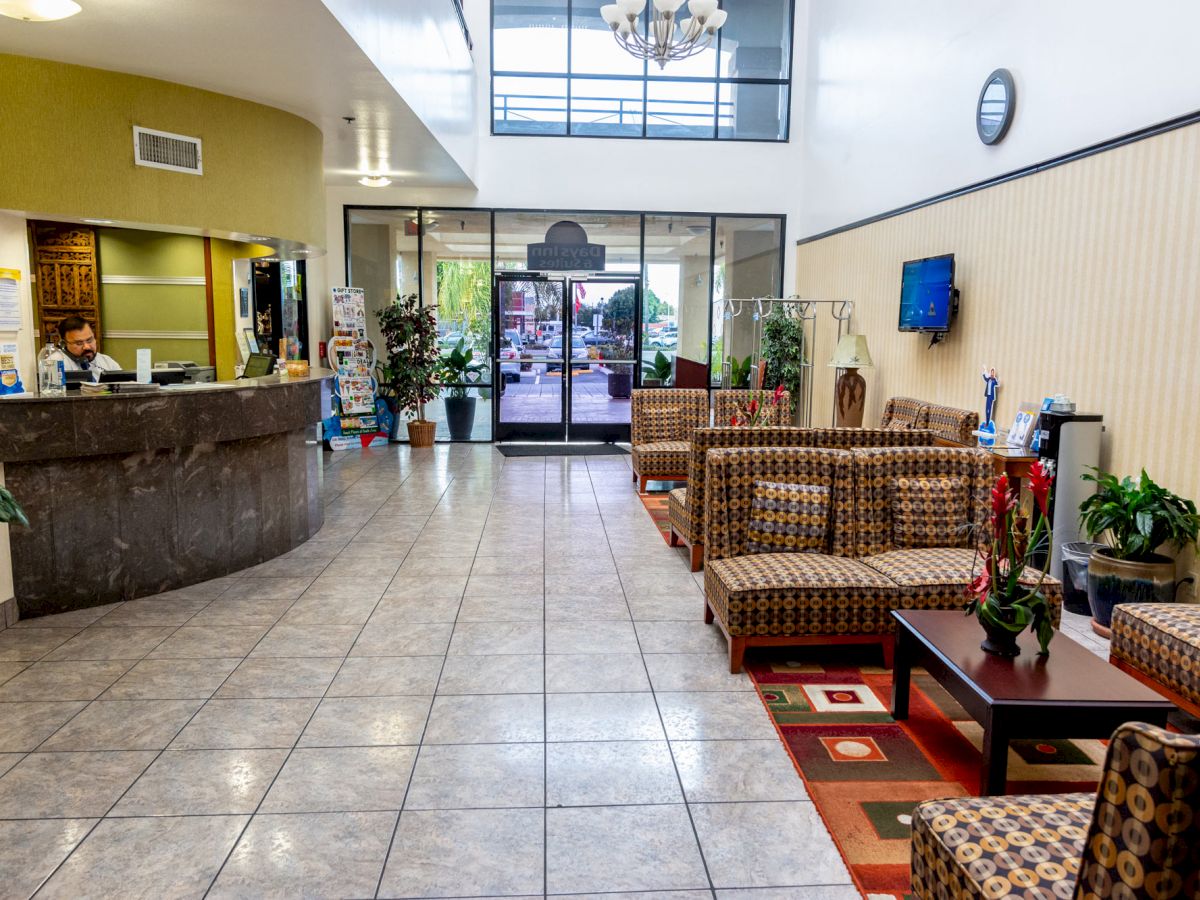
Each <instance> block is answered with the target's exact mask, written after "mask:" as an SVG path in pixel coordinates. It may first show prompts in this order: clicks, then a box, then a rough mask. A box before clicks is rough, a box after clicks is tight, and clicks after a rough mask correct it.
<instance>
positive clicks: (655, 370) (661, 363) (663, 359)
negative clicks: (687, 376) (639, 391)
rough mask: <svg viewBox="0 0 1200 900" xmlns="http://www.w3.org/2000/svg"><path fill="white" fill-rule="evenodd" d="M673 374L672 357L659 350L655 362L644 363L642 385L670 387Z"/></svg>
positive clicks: (655, 355)
mask: <svg viewBox="0 0 1200 900" xmlns="http://www.w3.org/2000/svg"><path fill="white" fill-rule="evenodd" d="M673 374H674V372H673V371H672V368H671V357H669V356H667V354H665V353H663V352H662V351H661V350H659V351H658V352H657V353H655V354H654V361H653V362H644V363H642V387H670V386H671V377H672V375H673Z"/></svg>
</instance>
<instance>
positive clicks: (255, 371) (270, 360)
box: [242, 353, 275, 378]
mask: <svg viewBox="0 0 1200 900" xmlns="http://www.w3.org/2000/svg"><path fill="white" fill-rule="evenodd" d="M274 371H275V357H273V356H272V355H271V354H270V353H251V354H250V358H249V359H247V360H246V367H245V368H244V369H242V377H243V378H261V377H262V376H263V375H270V374H271V373H272V372H274Z"/></svg>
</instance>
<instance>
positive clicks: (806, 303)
mask: <svg viewBox="0 0 1200 900" xmlns="http://www.w3.org/2000/svg"><path fill="white" fill-rule="evenodd" d="M720 302H721V318H722V320H723V321H726V322H731V321H733V320H734V319H737V318H740V317H741V316H743V315H748V316H750V317H751V321H752V323H753V324H752V330H751V342H752V346H753V349H752V351H751V358H752V369H751V372H752V375H751V379H752V383H756V382H757V379H758V371H759V368H760V366H761V363H762V339H763V325H764V322H765V321H766V318H767V316H769V315H771V313H773V312H774V311H775V310H776V309H782V310H783V311H784V314H785V315H787V316H790V317H793V318H796V319H799V320H800V323H801V325H800V327H801V330H802V334H803V335H804V354H803V358H804V362H803V363H802V364H801V367H802V369H803V380H802V382H801V385H800V390H799V391H798V392H797V396H796V397H794V398H793V399H794V400H795V402H796V421H797V422H798V423H799V424H800V425H802V426H806V427H807V426H810V425H812V411H813V388H814V381H815V379H814V378H813V360H814V359H816V358H824V357H828V356H831V355H832V354H833V348H834V347H836V346H837V343H838V341H839V340H841V338H842V335H844V334H849V333H850V317H851V316H852V315H853V314H854V301H853V300H815V299H809V298H805V297H799V296H796V295H794V294H793V295H792V296H790V297H751V298H748V299H729V300H722V301H720ZM822 309H826V310H828V313H829V316H830V317H831V318H832V319H833V321H834V323H835V324H836V328H837V331H836V333H835V334H834V336H833V345H832V347H830V348H829V350H828V352H826V353H825V354H824V356H823V357H818V354H817V343H818V334H817V318H818V316H819V314H820V311H821V310H822ZM723 334H724V331H723ZM721 355H722V359H721V385H722V386H727V385H729V384H730V378H731V365H730V358H731V353H730V347H729V343H724V342H723V346H722V354H721ZM839 374H840V372H839ZM835 381H836V379H835ZM830 415H831V424H832V415H833V413H831V414H830Z"/></svg>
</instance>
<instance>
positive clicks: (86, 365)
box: [58, 316, 121, 372]
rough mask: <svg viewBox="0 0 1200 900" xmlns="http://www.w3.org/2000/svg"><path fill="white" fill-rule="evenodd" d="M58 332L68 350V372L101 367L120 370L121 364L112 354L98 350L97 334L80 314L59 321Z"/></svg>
mask: <svg viewBox="0 0 1200 900" xmlns="http://www.w3.org/2000/svg"><path fill="white" fill-rule="evenodd" d="M58 333H59V336H60V337H62V341H63V346H64V349H65V350H66V357H67V358H66V359H65V360H63V368H64V369H66V370H67V371H68V372H78V371H80V370H85V371H86V370H89V369H99V370H100V371H102V372H106V371H109V370H111V369H116V370H120V368H121V364H120V363H119V362H117V361H116V360H115V359H113V358H112V357H111V356H105V355H104V354H103V353H97V352H96V334H95V332H94V331H92V326H91V325H89V324H88V323H87V321H85V320H84V319H81V318H80V317H79V316H67V317H66V318H65V319H63V320H62V321H61V322H59V323H58Z"/></svg>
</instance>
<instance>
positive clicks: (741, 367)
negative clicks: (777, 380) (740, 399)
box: [729, 356, 786, 390]
mask: <svg viewBox="0 0 1200 900" xmlns="http://www.w3.org/2000/svg"><path fill="white" fill-rule="evenodd" d="M752 361H753V357H750V356H747V357H746V358H745V359H743V360H742V361H741V362H738V360H737V357H736V356H731V357H729V386H730V387H731V388H733V389H735V390H739V389H740V390H746V389H748V388H749V387H750V366H751V364H752ZM777 386H778V385H777ZM784 390H786V388H784Z"/></svg>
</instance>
